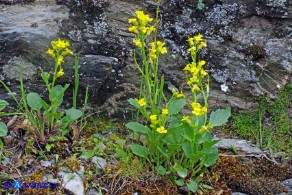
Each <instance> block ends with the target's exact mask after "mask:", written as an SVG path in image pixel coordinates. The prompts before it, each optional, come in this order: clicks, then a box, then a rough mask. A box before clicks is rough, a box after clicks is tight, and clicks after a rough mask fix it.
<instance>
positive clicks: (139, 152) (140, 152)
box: [130, 144, 148, 158]
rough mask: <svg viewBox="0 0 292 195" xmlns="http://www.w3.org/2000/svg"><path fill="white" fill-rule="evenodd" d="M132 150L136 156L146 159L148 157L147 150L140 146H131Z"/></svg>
mask: <svg viewBox="0 0 292 195" xmlns="http://www.w3.org/2000/svg"><path fill="white" fill-rule="evenodd" d="M130 148H131V150H132V152H133V153H134V154H135V155H137V156H140V157H142V158H146V157H147V155H148V152H147V150H146V148H145V147H144V146H141V145H139V144H131V145H130Z"/></svg>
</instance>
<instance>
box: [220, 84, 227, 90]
mask: <svg viewBox="0 0 292 195" xmlns="http://www.w3.org/2000/svg"><path fill="white" fill-rule="evenodd" d="M220 87H221V90H222V91H224V92H227V90H228V86H227V85H226V83H224V84H222V85H220Z"/></svg>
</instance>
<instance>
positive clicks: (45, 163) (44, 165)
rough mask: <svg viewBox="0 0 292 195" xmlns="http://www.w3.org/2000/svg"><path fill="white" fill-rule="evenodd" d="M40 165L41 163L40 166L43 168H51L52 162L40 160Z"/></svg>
mask: <svg viewBox="0 0 292 195" xmlns="http://www.w3.org/2000/svg"><path fill="white" fill-rule="evenodd" d="M40 163H41V165H42V166H43V167H50V166H52V163H53V162H52V161H46V160H41V161H40Z"/></svg>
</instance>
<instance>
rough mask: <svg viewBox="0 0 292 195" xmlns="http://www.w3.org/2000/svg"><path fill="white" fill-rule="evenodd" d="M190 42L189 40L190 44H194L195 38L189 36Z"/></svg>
mask: <svg viewBox="0 0 292 195" xmlns="http://www.w3.org/2000/svg"><path fill="white" fill-rule="evenodd" d="M188 42H189V44H190V45H191V46H193V45H194V39H193V38H192V37H189V38H188Z"/></svg>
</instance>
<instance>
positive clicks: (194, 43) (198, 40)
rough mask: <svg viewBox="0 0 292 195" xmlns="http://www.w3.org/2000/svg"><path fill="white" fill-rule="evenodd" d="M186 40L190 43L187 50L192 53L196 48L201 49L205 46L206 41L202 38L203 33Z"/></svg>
mask: <svg viewBox="0 0 292 195" xmlns="http://www.w3.org/2000/svg"><path fill="white" fill-rule="evenodd" d="M188 42H189V45H190V49H189V51H190V52H191V54H192V55H193V54H195V53H196V52H197V51H198V50H201V49H202V48H203V47H207V43H206V42H205V41H204V40H203V35H201V34H198V35H196V36H193V37H189V38H188Z"/></svg>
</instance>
